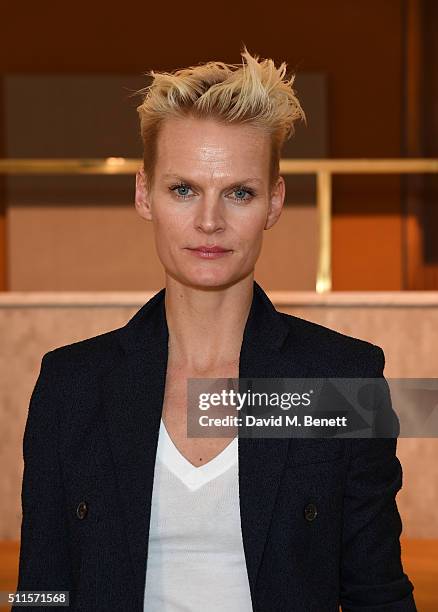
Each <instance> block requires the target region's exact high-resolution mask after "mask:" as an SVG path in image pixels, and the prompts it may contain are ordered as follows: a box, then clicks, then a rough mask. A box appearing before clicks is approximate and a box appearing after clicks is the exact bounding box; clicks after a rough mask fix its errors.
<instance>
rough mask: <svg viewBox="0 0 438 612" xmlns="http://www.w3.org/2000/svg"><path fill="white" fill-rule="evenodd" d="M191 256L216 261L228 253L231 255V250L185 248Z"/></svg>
mask: <svg viewBox="0 0 438 612" xmlns="http://www.w3.org/2000/svg"><path fill="white" fill-rule="evenodd" d="M187 250H188V251H190V252H191V253H192V254H193V255H196V256H197V257H202V258H204V259H217V258H218V257H223V256H224V255H227V254H228V253H231V252H232V251H231V250H228V249H224V248H222V247H220V246H216V245H215V246H199V247H195V248H193V249H192V248H190V247H188V248H187Z"/></svg>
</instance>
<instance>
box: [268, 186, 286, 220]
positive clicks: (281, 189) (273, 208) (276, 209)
mask: <svg viewBox="0 0 438 612" xmlns="http://www.w3.org/2000/svg"><path fill="white" fill-rule="evenodd" d="M285 194H286V186H285V183H284V178H283V177H282V176H279V177H278V179H277V181H276V183H275V185H274V187H273V189H272V191H271V197H270V202H269V211H268V216H267V218H266V223H265V229H270V228H271V227H272V226H273V225H275V224H276V223H277V221H278V219H279V218H280V215H281V211H282V210H283V204H284V197H285Z"/></svg>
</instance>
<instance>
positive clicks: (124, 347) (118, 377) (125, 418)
mask: <svg viewBox="0 0 438 612" xmlns="http://www.w3.org/2000/svg"><path fill="white" fill-rule="evenodd" d="M290 333H291V332H290V328H289V325H288V324H287V323H286V322H285V321H284V319H283V318H282V316H281V315H280V314H279V313H278V312H277V311H276V310H275V308H274V306H273V304H272V303H271V301H270V300H269V298H268V297H267V295H266V294H265V292H264V291H263V289H262V288H261V287H260V286H259V285H258V284H257V283H256V282H255V281H254V292H253V300H252V304H251V308H250V312H249V315H248V319H247V322H246V325H245V330H244V334H243V341H242V347H241V353H240V363H239V377H240V378H281V377H289V378H304V377H305V376H306V373H307V371H308V367H309V366H308V364H307V362H306V361H305V359H304V355H303V352H302V351H301V350H300V345H299V339H298V338H296V339H295V340H296V341H295V342H294V341H293V340H294V339H293V338H292V342H289V348H288V351H287V357H286V356H285V354H284V352H282V347H283V346H284V343H285V340H286V338H287V337H288V335H289V334H290ZM117 334H118V338H119V341H120V347H121V354H120V358H119V359H118V360H117V365H116V366H115V367H113V368H112V369H111V370H110V371H109V372H107V373H106V374H105V376H104V378H103V380H102V387H101V389H102V402H103V406H104V412H105V417H106V424H107V431H108V438H109V442H110V445H111V449H112V453H113V457H114V463H115V469H116V478H117V483H118V486H119V490H120V496H121V504H122V511H123V515H124V518H125V521H126V522H125V527H126V534H127V540H128V546H129V551H130V554H131V558H132V562H133V571H134V574H135V579H136V585H137V590H138V597H139V605H140V606H142V605H143V595H144V588H145V578H146V569H147V550H148V539H149V522H150V511H151V498H152V487H153V477H154V467H155V458H156V451H157V443H158V433H159V426H160V419H161V413H162V406H163V400H164V390H165V382H166V371H167V359H168V327H167V321H166V312H165V289H161V291H159V292H158V293H157V294H155V295H154V296H153V298H152V299H151V300H149V301H148V302H147V303H146V304H145V305H144V306H143V307H142V308H141V309H140V310H139V311H138V312H137V313H136V314H135V315H134V317H133V318H132V319H131V320H130V321H129V322H128V323H127V324H126V325H125V326H124V327H122V328H120V329H119V330H117ZM289 442H290V441H289V440H288V439H285V438H283V439H280V438H279V439H269V438H260V439H257V438H242V437H240V438H239V445H238V448H239V491H240V515H241V527H242V538H243V546H244V552H245V558H246V565H247V570H248V578H249V584H250V589H251V595H252V598H253V601H255V585H256V581H257V573H258V569H259V566H260V562H261V559H262V554H263V549H264V545H265V542H266V538H267V534H268V530H269V524H270V521H271V519H272V513H273V508H274V503H275V498H276V492H277V488H278V485H279V482H280V477H281V473H282V468H283V466H284V462H285V460H286V457H287V453H288V447H289Z"/></svg>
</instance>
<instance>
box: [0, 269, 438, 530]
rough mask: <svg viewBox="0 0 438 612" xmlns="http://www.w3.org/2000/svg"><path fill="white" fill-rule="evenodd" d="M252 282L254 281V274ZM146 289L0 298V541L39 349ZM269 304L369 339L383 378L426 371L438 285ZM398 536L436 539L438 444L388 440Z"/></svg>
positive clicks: (437, 325)
mask: <svg viewBox="0 0 438 612" xmlns="http://www.w3.org/2000/svg"><path fill="white" fill-rule="evenodd" d="M257 280H258V281H259V282H260V283H261V284H262V286H263V282H262V280H261V278H260V277H257ZM150 295H151V294H150V293H148V292H142V293H105V292H103V293H96V294H91V293H71V294H69V293H47V294H44V293H40V294H36V293H10V294H3V295H2V296H0V337H1V338H2V350H1V352H0V466H1V471H0V540H2V539H18V537H19V526H20V520H21V514H20V512H21V509H20V486H21V475H22V449H21V444H22V435H23V429H24V425H25V420H26V414H27V408H28V402H29V398H30V394H31V392H32V388H33V385H34V384H35V381H36V377H37V374H38V370H39V366H40V361H41V357H42V355H43V354H44V353H45V352H46V351H48V350H50V349H52V348H55V347H57V346H61V345H64V344H69V343H71V342H75V341H77V340H81V339H83V338H88V337H91V336H94V335H96V334H99V333H103V332H105V331H108V330H110V329H115V328H116V327H119V326H121V325H123V324H124V323H126V322H127V321H128V319H129V318H130V317H131V316H132V315H133V314H134V313H135V312H136V311H137V310H138V309H139V308H140V307H141V305H142V304H143V303H145V302H146V301H147V299H148V298H149V297H150ZM270 297H271V299H272V300H273V301H274V303H275V304H276V305H277V308H278V309H279V310H282V311H284V312H289V313H291V314H295V315H296V316H300V317H303V318H305V319H309V320H313V321H316V322H319V323H321V324H324V325H327V326H328V327H331V328H333V329H337V330H338V331H341V332H343V333H347V334H349V335H353V336H355V337H359V338H363V339H366V340H369V341H371V342H373V343H376V344H379V345H380V346H382V348H383V349H384V351H385V354H386V368H385V374H386V376H387V377H436V376H437V374H438V359H437V348H436V347H437V344H438V338H437V334H436V333H435V330H437V329H438V293H436V292H425V293H423V292H403V293H386V292H379V293H374V292H368V293H349V292H339V293H333V294H329V295H316V294H314V293H313V292H309V293H307V292H301V293H284V292H282V293H278V292H276V293H271V294H270ZM398 456H399V458H400V461H401V463H402V466H403V471H404V486H403V489H402V490H401V492H400V493H399V495H398V498H397V499H398V504H399V509H400V513H401V515H402V520H403V525H404V534H405V535H407V536H410V537H420V538H421V537H430V538H438V515H437V513H436V511H435V509H436V507H437V506H438V443H437V440H436V439H427V438H422V439H408V438H402V439H399V441H398Z"/></svg>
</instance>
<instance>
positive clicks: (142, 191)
mask: <svg viewBox="0 0 438 612" xmlns="http://www.w3.org/2000/svg"><path fill="white" fill-rule="evenodd" d="M135 208H136V209H137V212H138V214H139V215H140V217H143V219H146V220H147V221H152V207H151V199H150V193H149V191H148V189H147V186H146V176H145V173H144V168H143V166H142V167H141V168H139V169H138V170H137V174H136V175H135Z"/></svg>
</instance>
